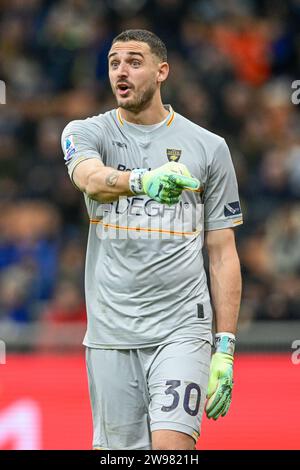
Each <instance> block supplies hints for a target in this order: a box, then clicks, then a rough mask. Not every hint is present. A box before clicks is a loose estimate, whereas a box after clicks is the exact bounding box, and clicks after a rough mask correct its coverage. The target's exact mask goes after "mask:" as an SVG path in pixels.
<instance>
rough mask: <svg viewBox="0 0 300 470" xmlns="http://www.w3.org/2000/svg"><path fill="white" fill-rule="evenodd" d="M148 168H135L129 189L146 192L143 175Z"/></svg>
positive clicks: (131, 175) (139, 192)
mask: <svg viewBox="0 0 300 470" xmlns="http://www.w3.org/2000/svg"><path fill="white" fill-rule="evenodd" d="M147 171H148V170H147V169H146V168H135V169H134V170H132V171H131V172H130V175H129V182H128V183H129V189H130V191H131V192H132V193H133V194H145V191H144V186H143V176H144V174H145V173H146V172H147Z"/></svg>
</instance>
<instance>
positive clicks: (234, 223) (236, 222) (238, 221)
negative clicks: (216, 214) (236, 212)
mask: <svg viewBox="0 0 300 470" xmlns="http://www.w3.org/2000/svg"><path fill="white" fill-rule="evenodd" d="M242 223H243V219H240V220H234V221H233V225H240V224H242Z"/></svg>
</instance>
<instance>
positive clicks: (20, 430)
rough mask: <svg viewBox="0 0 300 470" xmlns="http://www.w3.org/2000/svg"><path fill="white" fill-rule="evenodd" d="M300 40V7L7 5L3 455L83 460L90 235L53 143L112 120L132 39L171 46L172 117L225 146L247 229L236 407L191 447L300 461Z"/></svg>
mask: <svg viewBox="0 0 300 470" xmlns="http://www.w3.org/2000/svg"><path fill="white" fill-rule="evenodd" d="M299 24H300V1H299V0H288V1H284V2H283V1H271V0H243V1H242V0H228V1H226V2H222V1H221V0H194V1H189V0H182V1H181V0H112V1H108V0H107V1H104V0H103V1H101V0H99V1H96V0H95V1H92V0H89V1H88V0H60V1H53V0H27V1H25V0H9V1H8V0H7V1H6V0H2V1H1V2H0V79H1V80H3V81H4V82H5V84H6V92H7V96H6V104H1V105H0V214H1V217H0V339H1V340H2V342H1V343H0V346H1V347H0V349H1V350H2V355H1V358H0V362H2V364H0V449H28V448H33V449H46V448H47V449H72V448H77V449H88V448H90V443H91V431H92V427H91V416H90V408H89V402H88V392H87V382H86V375H85V367H84V357H83V356H84V351H83V348H82V346H81V341H82V336H83V333H84V329H85V308H84V297H83V272H84V256H85V246H86V235H87V227H88V219H87V216H86V214H85V208H84V205H83V201H82V197H81V195H80V193H79V192H77V191H76V190H75V189H74V188H73V187H72V185H71V183H70V181H69V179H68V177H67V172H66V170H65V167H64V161H63V156H62V152H61V148H60V134H61V131H62V129H63V127H64V126H65V124H66V123H67V122H69V121H70V120H72V119H75V118H84V117H87V116H90V115H94V114H98V113H100V112H104V111H106V110H108V109H110V108H112V107H114V106H115V103H114V100H113V97H112V94H111V91H110V87H109V84H108V82H107V65H106V56H107V51H108V48H109V45H110V42H111V40H112V38H113V37H114V36H115V35H116V34H118V33H119V32H120V31H121V30H124V29H127V28H146V29H150V30H153V31H154V32H156V33H157V34H158V35H159V36H160V37H161V38H162V39H163V40H164V41H165V42H166V44H167V47H168V50H169V62H170V64H171V75H170V78H169V80H168V84H167V86H166V87H165V88H164V93H163V94H164V101H165V102H168V103H171V104H172V106H173V107H174V109H175V110H176V111H178V112H180V113H181V114H183V115H185V116H186V117H188V118H189V119H191V120H193V121H195V122H196V123H198V124H200V125H201V126H203V127H206V128H208V129H210V130H212V131H213V132H216V133H218V134H220V135H222V136H223V137H225V139H226V140H227V142H228V144H229V147H230V149H231V152H232V156H233V160H234V163H235V168H236V172H237V176H238V180H239V187H240V195H241V200H242V206H243V211H244V215H245V224H244V226H242V227H241V228H239V229H238V230H237V242H238V249H239V254H240V257H241V262H242V271H243V281H244V288H243V301H242V307H241V313H240V324H239V334H238V350H237V354H236V363H235V385H234V398H233V403H232V407H231V410H230V413H229V415H228V416H227V417H226V418H225V419H220V420H219V421H217V422H216V423H214V422H213V423H211V422H209V421H208V420H206V419H204V421H203V435H202V438H201V440H200V441H199V444H198V446H199V448H206V449H213V448H216V449H235V448H236V449H263V448H265V449H299V448H300V443H299V441H300V439H299V436H300V407H299V398H300V392H299V390H300V364H299V363H298V362H300V361H299V357H300V356H298V354H297V350H296V349H295V348H296V346H297V345H298V348H299V346H300V328H299V325H300V276H299V274H300V202H299V197H300V133H299V129H300V126H299V124H300V119H299V109H300V107H299V105H297V104H293V103H292V93H293V92H294V90H293V89H292V82H293V80H297V79H300V48H299V44H300V41H299V39H300V34H299V32H300V31H299ZM296 340H299V341H298V343H297V342H296ZM293 342H294V343H293ZM4 346H5V347H6V353H7V354H6V364H4V363H3V362H4V359H5V357H4V354H3V349H4ZM293 347H294V349H293ZM0 353H1V352H0ZM293 353H294V354H293ZM292 354H293V355H292ZM116 406H117V404H116Z"/></svg>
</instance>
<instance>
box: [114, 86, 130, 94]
mask: <svg viewBox="0 0 300 470" xmlns="http://www.w3.org/2000/svg"><path fill="white" fill-rule="evenodd" d="M117 91H118V94H119V95H121V96H126V95H127V94H128V93H129V91H130V86H129V85H128V84H127V83H119V84H118V85H117Z"/></svg>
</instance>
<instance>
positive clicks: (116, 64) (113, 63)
mask: <svg viewBox="0 0 300 470" xmlns="http://www.w3.org/2000/svg"><path fill="white" fill-rule="evenodd" d="M110 66H111V68H113V69H115V68H116V67H118V62H111V63H110Z"/></svg>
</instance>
